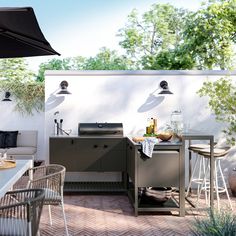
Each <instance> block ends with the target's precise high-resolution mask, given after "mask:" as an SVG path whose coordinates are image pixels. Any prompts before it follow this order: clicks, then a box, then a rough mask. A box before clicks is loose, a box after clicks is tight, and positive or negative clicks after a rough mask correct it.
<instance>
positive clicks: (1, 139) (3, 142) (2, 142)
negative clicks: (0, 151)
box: [0, 131, 5, 148]
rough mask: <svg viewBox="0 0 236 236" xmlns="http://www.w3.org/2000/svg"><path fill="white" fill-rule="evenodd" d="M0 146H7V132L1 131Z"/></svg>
mask: <svg viewBox="0 0 236 236" xmlns="http://www.w3.org/2000/svg"><path fill="white" fill-rule="evenodd" d="M0 148H5V134H4V132H3V131H0Z"/></svg>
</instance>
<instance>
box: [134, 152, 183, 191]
mask: <svg viewBox="0 0 236 236" xmlns="http://www.w3.org/2000/svg"><path fill="white" fill-rule="evenodd" d="M137 158H138V160H137V161H138V186H139V187H159V186H160V187H178V186H179V178H180V172H179V171H180V169H179V160H180V157H179V152H177V151H167V150H166V151H154V152H153V155H152V158H150V159H146V160H143V159H142V158H141V156H140V153H139V154H138V157H137Z"/></svg>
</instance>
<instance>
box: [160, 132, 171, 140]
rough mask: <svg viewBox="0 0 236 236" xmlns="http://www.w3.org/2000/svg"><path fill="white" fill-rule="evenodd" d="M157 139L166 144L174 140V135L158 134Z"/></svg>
mask: <svg viewBox="0 0 236 236" xmlns="http://www.w3.org/2000/svg"><path fill="white" fill-rule="evenodd" d="M157 138H159V139H161V140H162V141H165V142H166V141H169V140H170V139H171V138H172V133H159V134H157Z"/></svg>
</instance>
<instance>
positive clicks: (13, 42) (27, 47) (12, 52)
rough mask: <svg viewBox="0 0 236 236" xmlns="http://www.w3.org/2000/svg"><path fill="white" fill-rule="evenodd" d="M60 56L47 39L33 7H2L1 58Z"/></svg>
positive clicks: (0, 18) (0, 12)
mask: <svg viewBox="0 0 236 236" xmlns="http://www.w3.org/2000/svg"><path fill="white" fill-rule="evenodd" d="M45 55H60V54H59V53H58V52H56V51H55V50H54V49H53V48H52V47H51V45H50V44H49V42H48V41H47V40H46V39H45V37H44V35H43V33H42V31H41V29H40V27H39V24H38V21H37V19H36V16H35V14H34V10H33V8H32V7H24V8H21V7H20V8H15V7H0V58H14V57H31V56H45Z"/></svg>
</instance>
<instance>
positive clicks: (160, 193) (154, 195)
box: [145, 187, 172, 203]
mask: <svg viewBox="0 0 236 236" xmlns="http://www.w3.org/2000/svg"><path fill="white" fill-rule="evenodd" d="M171 194H172V188H171V187H148V188H146V190H145V195H146V196H147V197H149V198H151V199H152V200H155V201H157V202H159V203H164V202H166V201H167V200H168V199H170V198H171Z"/></svg>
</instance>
